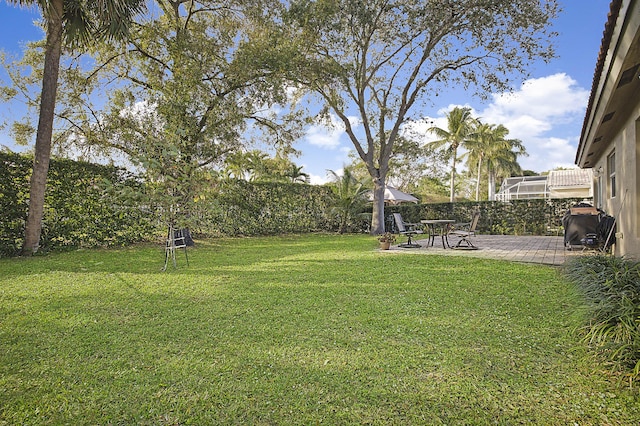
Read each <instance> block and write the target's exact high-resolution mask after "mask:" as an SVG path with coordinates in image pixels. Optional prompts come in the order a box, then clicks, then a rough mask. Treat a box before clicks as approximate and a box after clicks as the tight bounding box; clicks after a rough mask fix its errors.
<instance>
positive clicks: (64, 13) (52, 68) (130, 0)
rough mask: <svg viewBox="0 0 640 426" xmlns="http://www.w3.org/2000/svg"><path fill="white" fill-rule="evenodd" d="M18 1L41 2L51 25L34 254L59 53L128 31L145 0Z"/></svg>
mask: <svg viewBox="0 0 640 426" xmlns="http://www.w3.org/2000/svg"><path fill="white" fill-rule="evenodd" d="M7 3H9V4H13V5H19V6H33V5H38V7H40V10H41V12H42V16H43V18H44V23H45V26H46V46H45V58H44V72H43V75H42V92H41V96H40V115H39V120H38V128H37V133H36V144H35V155H34V163H33V173H32V175H31V181H30V189H29V213H28V216H27V223H26V227H25V239H24V243H23V247H22V252H23V254H25V255H29V254H33V253H35V252H36V251H37V250H38V247H39V244H40V233H41V231H42V216H43V211H44V195H45V190H46V184H47V173H48V171H49V161H50V158H51V137H52V134H53V118H54V111H55V106H56V94H57V88H58V74H59V68H60V57H61V55H62V50H63V47H64V46H65V45H66V46H68V47H71V48H73V47H79V46H86V44H87V43H88V42H90V41H91V40H94V39H110V40H119V39H124V38H126V37H127V35H128V32H129V27H130V25H131V23H132V22H133V19H134V17H135V15H136V14H138V13H139V12H141V11H142V10H144V8H145V3H146V2H145V1H144V0H109V1H101V2H96V1H80V0H75V1H72V0H49V1H46V0H7Z"/></svg>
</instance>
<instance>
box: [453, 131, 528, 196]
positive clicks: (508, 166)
mask: <svg viewBox="0 0 640 426" xmlns="http://www.w3.org/2000/svg"><path fill="white" fill-rule="evenodd" d="M508 134H509V129H507V128H506V127H505V126H504V125H502V124H499V125H495V124H487V123H481V122H480V121H478V120H476V121H475V129H474V131H473V132H472V133H471V135H470V137H469V139H468V140H467V142H466V144H465V148H466V149H467V153H466V154H465V156H466V157H467V165H468V166H469V169H470V170H471V169H472V168H473V167H475V168H476V201H478V200H479V198H480V180H481V178H482V172H483V171H486V172H487V176H488V194H487V197H488V199H489V200H493V199H494V198H495V197H494V196H495V187H496V172H497V171H498V170H499V171H503V172H507V173H509V174H511V173H518V171H519V170H520V165H519V164H518V161H517V159H518V156H520V155H527V152H526V149H525V147H524V145H523V144H522V141H520V140H519V139H507V135H508Z"/></svg>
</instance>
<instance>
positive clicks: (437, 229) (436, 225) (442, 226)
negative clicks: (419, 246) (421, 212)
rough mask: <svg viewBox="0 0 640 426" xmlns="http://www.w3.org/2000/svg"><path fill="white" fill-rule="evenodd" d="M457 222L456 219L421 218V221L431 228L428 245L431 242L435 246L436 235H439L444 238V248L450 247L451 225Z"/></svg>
mask: <svg viewBox="0 0 640 426" xmlns="http://www.w3.org/2000/svg"><path fill="white" fill-rule="evenodd" d="M455 222H456V221H455V220H451V219H427V220H421V221H420V223H422V224H425V225H427V227H428V228H429V240H428V241H427V246H428V245H429V243H431V246H432V247H433V243H434V241H435V239H436V236H437V235H439V236H440V237H441V238H442V248H445V249H446V248H447V247H450V246H449V240H448V238H447V234H448V233H449V227H450V226H451V224H453V223H455Z"/></svg>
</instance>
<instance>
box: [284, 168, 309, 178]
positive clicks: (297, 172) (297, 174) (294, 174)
mask: <svg viewBox="0 0 640 426" xmlns="http://www.w3.org/2000/svg"><path fill="white" fill-rule="evenodd" d="M303 168H304V166H296V165H295V164H294V163H291V164H289V167H288V168H287V169H286V170H285V171H284V176H285V177H286V178H287V179H289V180H291V182H292V183H309V174H308V173H305V172H303V171H302V169H303Z"/></svg>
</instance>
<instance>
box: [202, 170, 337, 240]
mask: <svg viewBox="0 0 640 426" xmlns="http://www.w3.org/2000/svg"><path fill="white" fill-rule="evenodd" d="M330 198H331V190H330V188H328V187H320V186H312V185H306V184H299V183H289V184H287V183H277V182H261V183H251V182H246V181H242V180H229V181H220V182H217V183H215V184H214V186H213V187H212V188H211V190H210V191H208V194H206V196H205V201H204V202H200V203H197V204H196V205H197V208H196V216H197V220H195V221H193V220H192V221H191V223H192V224H193V225H192V226H193V227H194V228H195V229H194V231H195V233H196V234H200V235H204V236H212V235H232V236H249V235H275V234H282V233H306V232H318V231H334V230H336V229H337V223H336V221H335V219H334V218H333V217H332V216H331V214H330V213H329V211H330V209H329V206H330V204H331V202H330Z"/></svg>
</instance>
